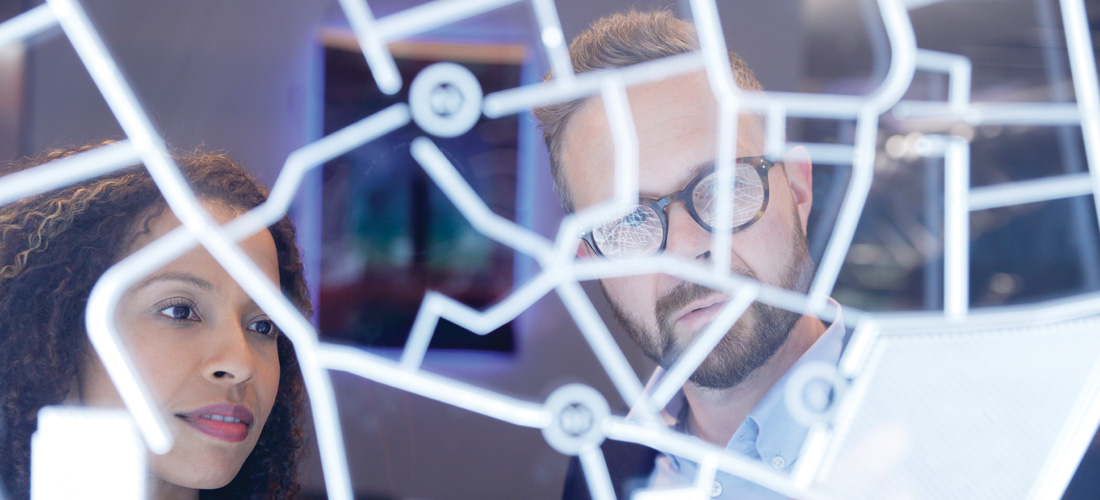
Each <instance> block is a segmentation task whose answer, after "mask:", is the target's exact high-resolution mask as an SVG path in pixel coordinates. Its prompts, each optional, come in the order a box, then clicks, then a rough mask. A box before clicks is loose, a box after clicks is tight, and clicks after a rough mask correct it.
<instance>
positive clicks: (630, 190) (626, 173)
mask: <svg viewBox="0 0 1100 500" xmlns="http://www.w3.org/2000/svg"><path fill="white" fill-rule="evenodd" d="M600 97H601V98H603V107H604V114H606V115H607V122H608V123H607V125H608V127H609V128H610V130H611V142H612V144H613V145H614V151H615V177H614V179H615V182H614V184H615V202H616V206H617V207H622V208H627V207H629V206H630V205H632V204H633V203H634V202H635V200H637V199H638V135H637V133H636V132H635V130H634V117H633V115H631V113H630V102H629V101H628V100H627V96H626V87H625V86H624V84H623V82H622V80H619V79H614V78H609V79H607V80H604V82H603V85H602V86H601V87H600Z"/></svg>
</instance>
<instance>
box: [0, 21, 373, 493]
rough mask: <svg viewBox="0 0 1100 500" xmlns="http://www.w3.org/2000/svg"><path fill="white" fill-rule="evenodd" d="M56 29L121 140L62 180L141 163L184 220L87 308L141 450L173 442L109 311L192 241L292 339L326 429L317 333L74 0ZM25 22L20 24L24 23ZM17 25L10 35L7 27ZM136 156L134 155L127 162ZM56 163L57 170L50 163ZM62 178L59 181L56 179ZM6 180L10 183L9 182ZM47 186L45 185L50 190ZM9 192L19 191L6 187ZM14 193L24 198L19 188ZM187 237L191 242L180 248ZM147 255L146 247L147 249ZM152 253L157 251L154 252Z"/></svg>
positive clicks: (77, 161) (105, 283)
mask: <svg viewBox="0 0 1100 500" xmlns="http://www.w3.org/2000/svg"><path fill="white" fill-rule="evenodd" d="M46 7H47V8H48V9H50V11H51V12H52V14H53V16H54V17H55V18H56V21H57V23H58V24H60V25H61V28H62V30H63V31H64V32H65V35H66V36H67V38H68V39H69V40H70V42H71V43H72V45H73V48H74V49H75V50H76V52H77V55H78V57H79V58H80V59H81V61H82V63H83V64H84V66H85V68H86V69H87V70H88V72H89V74H90V76H91V77H92V80H93V82H94V83H95V85H96V86H97V88H98V89H99V90H100V92H101V93H102V95H103V97H104V99H105V100H106V102H107V105H108V107H109V108H110V109H111V111H112V113H113V114H114V115H115V117H116V119H117V120H118V122H119V124H120V125H121V127H122V129H123V131H124V132H125V133H126V136H127V137H128V141H127V142H124V143H121V144H119V145H116V147H113V148H103V150H102V151H90V152H88V153H86V154H83V155H78V156H74V157H72V158H69V159H66V160H67V161H68V168H70V169H71V168H73V167H76V166H91V167H93V168H92V169H91V170H90V171H89V172H81V173H73V174H68V175H66V176H65V177H66V178H65V179H64V180H67V181H69V182H74V181H78V180H80V179H82V178H87V177H88V176H89V175H95V174H96V173H103V172H107V171H110V170H113V169H116V168H119V167H121V166H124V164H128V163H133V162H134V160H135V159H140V160H141V162H142V163H144V164H145V166H146V168H147V169H148V171H149V173H150V175H151V176H152V178H153V180H154V182H155V183H156V184H157V186H158V188H159V189H160V190H161V192H162V194H163V195H164V197H165V201H166V202H167V203H168V206H169V208H170V209H171V210H172V212H173V213H174V214H175V215H176V216H177V218H179V220H180V221H181V222H182V224H183V227H182V228H179V229H177V230H174V231H173V232H171V233H170V234H168V235H166V236H165V237H164V238H161V239H159V240H158V241H156V242H154V243H153V244H151V245H149V246H148V247H146V248H145V249H143V251H140V252H136V253H135V254H134V255H132V256H131V258H127V259H124V261H123V262H120V263H119V264H118V265H116V266H114V267H112V268H111V269H110V270H108V272H106V273H105V274H104V276H103V277H102V278H101V279H100V280H99V281H98V282H97V284H96V286H95V288H94V289H93V292H92V294H91V296H90V297H89V301H88V307H87V309H86V311H85V315H86V323H87V325H88V335H89V339H90V340H91V344H92V346H93V348H95V349H96V352H97V354H98V355H99V357H100V358H101V359H102V360H103V362H104V366H105V369H106V370H107V372H108V375H109V376H110V377H111V379H112V381H113V382H114V383H115V385H116V386H117V387H118V389H119V394H120V397H121V398H122V400H123V402H124V404H125V405H126V407H127V408H128V409H129V410H130V413H131V415H132V416H133V417H134V420H135V422H136V424H137V425H138V427H139V429H140V430H141V431H142V434H143V437H144V438H145V440H146V442H147V444H148V446H149V448H150V449H151V450H152V451H153V452H155V453H160V454H163V453H167V452H168V451H170V449H171V448H172V444H173V437H172V435H171V433H170V432H169V431H168V430H167V427H166V425H165V422H164V420H163V416H162V415H160V414H159V413H158V412H157V410H156V406H155V403H154V401H153V399H152V398H151V397H150V395H149V393H148V389H147V388H146V387H145V385H144V384H143V382H142V379H141V377H139V376H138V374H137V371H136V368H135V366H134V365H133V362H132V359H131V358H130V356H129V355H128V353H127V352H126V350H125V348H124V347H123V346H122V343H121V342H120V339H119V336H118V332H117V331H115V329H114V326H115V325H114V322H113V313H114V310H115V308H114V306H115V305H116V304H117V301H118V299H119V297H120V296H121V294H122V292H123V290H125V289H126V288H128V287H129V286H130V285H132V284H133V283H135V282H136V281H137V280H138V279H140V277H141V276H144V275H147V274H148V273H149V272H152V271H153V270H155V269H156V268H157V267H160V265H162V264H164V263H166V262H168V260H170V259H167V258H165V257H169V256H171V257H176V256H179V255H180V254H181V253H182V251H181V250H180V249H182V248H190V247H191V246H192V244H193V240H196V239H197V240H198V241H199V242H200V243H201V244H202V245H203V246H204V247H206V248H207V249H208V250H209V251H210V253H211V255H212V256H214V257H215V259H217V261H218V262H219V263H220V264H221V265H222V266H223V267H224V268H225V269H226V270H227V271H228V272H229V273H230V275H231V276H232V277H233V279H234V280H236V281H237V282H238V283H240V285H241V286H242V287H243V288H244V289H245V290H246V291H247V292H248V294H249V295H250V296H252V297H253V298H254V299H255V300H256V301H257V304H258V305H260V306H261V307H262V308H264V309H265V310H266V311H268V312H269V314H271V316H272V318H273V319H274V320H275V321H276V322H278V323H279V324H280V325H281V326H283V328H284V330H285V331H286V333H287V335H288V337H289V338H291V340H292V341H293V342H294V345H295V349H296V350H297V351H298V352H299V353H300V354H301V356H302V359H301V365H302V374H303V379H304V382H305V384H306V387H307V390H308V391H309V392H310V394H311V401H312V402H313V405H314V408H315V410H320V411H319V413H318V414H317V416H319V417H320V418H321V419H322V422H324V416H325V415H326V414H329V415H332V416H335V401H334V397H333V394H332V390H331V384H330V383H329V381H328V376H327V374H326V373H324V372H323V370H321V369H320V367H319V366H317V364H316V359H317V357H316V356H315V355H313V353H312V347H313V343H315V342H316V340H315V338H316V336H315V334H314V335H311V333H312V332H311V330H310V327H309V324H308V322H307V321H306V320H305V319H304V318H302V316H301V314H299V313H298V312H297V311H296V310H295V309H294V307H293V306H292V305H291V304H290V303H289V302H288V301H287V299H286V298H285V297H283V296H282V294H281V293H280V292H279V291H278V290H276V289H275V288H274V287H273V286H272V285H271V284H270V283H269V282H268V281H267V279H266V277H264V275H263V274H262V273H261V272H260V271H259V270H258V269H257V268H256V267H255V263H253V262H252V261H251V260H250V259H248V258H247V257H246V256H245V255H244V253H243V252H242V251H241V250H240V248H239V247H237V246H236V245H235V243H234V242H233V241H232V239H230V238H229V237H228V236H227V235H226V234H224V232H223V230H222V229H221V228H219V227H218V226H217V224H215V223H214V222H213V220H212V219H211V218H210V216H209V214H208V213H207V212H206V211H205V210H204V209H203V207H202V206H201V205H200V204H199V202H198V200H197V199H196V198H195V196H194V193H193V192H191V190H190V189H189V187H188V186H187V183H186V181H185V180H184V178H183V176H182V174H181V173H180V171H179V169H178V167H177V166H176V165H175V163H174V162H173V160H172V158H171V157H170V156H169V155H168V153H167V151H166V148H165V146H164V142H163V139H162V138H161V137H160V136H159V134H158V133H157V132H156V131H155V129H154V128H153V126H152V124H151V122H150V121H149V119H148V117H147V116H146V115H145V113H144V111H143V110H142V108H141V107H140V105H139V104H138V102H137V99H136V97H135V96H134V94H133V91H132V90H131V89H130V87H129V85H128V84H127V83H126V81H125V79H124V78H123V77H122V74H121V72H120V71H119V69H118V67H117V65H116V64H115V62H114V59H113V58H112V57H111V56H110V54H109V52H108V50H107V48H106V47H105V46H104V44H103V41H102V39H100V37H99V35H98V34H97V33H96V32H95V30H94V28H93V27H92V25H91V23H90V21H89V20H88V18H87V15H86V14H85V13H84V11H83V8H82V7H81V5H80V4H79V3H78V2H76V1H75V0H49V2H48V4H47V6H46ZM44 12H46V11H45V10H43V9H42V8H38V9H35V10H33V11H31V12H30V13H28V14H24V15H21V16H19V17H18V18H16V19H15V20H16V21H19V22H22V23H23V24H15V25H13V24H12V23H11V21H9V22H8V23H5V24H4V27H5V28H7V29H6V30H5V31H4V32H5V33H13V32H14V33H17V34H20V35H21V36H30V35H31V34H33V33H36V32H38V31H41V29H44V28H45V27H48V25H49V24H50V23H46V22H45V21H44V19H45V18H46V15H45V14H44ZM28 19H29V20H30V21H27V20H28ZM12 26H15V28H11V27H12ZM135 157H136V158H135ZM58 165H60V167H59V166H58ZM65 167H66V162H64V161H63V162H57V163H55V164H50V165H44V166H42V167H39V168H36V169H32V170H28V171H26V172H22V173H21V176H17V177H16V181H19V180H24V181H26V180H30V181H31V188H30V192H33V191H34V190H37V189H41V188H48V187H50V186H49V183H47V182H41V174H42V173H43V172H52V171H53V170H56V169H58V168H65ZM59 177H60V176H59ZM8 181H9V182H10V181H11V180H10V179H8ZM56 185H57V183H54V186H53V187H56ZM12 192H13V193H14V192H20V189H13V190H12ZM22 192H24V193H28V191H27V190H25V189H24V190H23V191H22ZM189 240H191V242H190V244H189V243H188V242H189ZM150 249H152V250H150ZM153 250H156V251H158V253H157V254H154V253H152V252H153ZM132 269H143V270H144V274H142V273H132V272H130V270H132ZM324 424H327V425H318V435H319V436H325V437H326V438H327V439H325V441H326V442H337V443H338V444H339V445H340V446H339V447H338V448H336V449H332V448H331V447H330V448H329V449H323V450H322V460H323V462H324V463H325V466H326V467H325V469H326V481H327V482H328V487H329V491H330V493H331V494H332V495H333V496H334V497H335V498H346V499H350V498H351V487H350V478H349V475H348V473H347V469H346V461H345V460H344V459H343V456H344V453H343V448H342V439H341V438H340V429H339V425H338V421H328V422H324Z"/></svg>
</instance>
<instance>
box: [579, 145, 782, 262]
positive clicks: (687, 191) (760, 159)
mask: <svg viewBox="0 0 1100 500" xmlns="http://www.w3.org/2000/svg"><path fill="white" fill-rule="evenodd" d="M734 163H735V166H736V165H747V166H749V167H752V169H753V170H754V171H756V175H759V176H760V185H761V187H763V188H764V201H763V202H762V203H761V204H760V210H758V211H757V212H756V215H753V217H752V218H751V219H749V220H747V221H745V222H744V223H742V224H739V225H737V226H734V227H732V228H730V233H736V232H738V231H742V230H744V229H746V228H748V227H749V226H751V225H753V224H754V223H756V221H758V220H760V218H761V217H763V216H764V211H765V210H767V209H768V199H769V198H770V194H771V190H770V189H769V186H768V173H769V172H770V171H771V169H772V167H775V166H776V165H782V164H783V162H782V161H773V160H770V159H768V158H767V157H766V156H745V157H742V158H737V159H736V160H735V161H734ZM717 171H718V167H717V166H714V167H711V168H708V169H707V170H704V171H703V172H700V173H699V175H697V176H695V178H694V179H692V180H691V181H690V182H688V183H687V186H684V189H681V190H680V191H677V192H675V193H672V194H670V195H668V196H665V197H663V198H661V199H659V200H654V199H651V198H638V205H639V206H648V207H649V208H651V209H653V211H654V212H656V213H657V218H659V219H661V246H660V247H659V248H657V251H656V252H654V253H653V255H660V254H661V253H662V252H664V251H665V245H666V244H667V243H668V212H666V210H667V208H668V207H669V206H670V205H672V204H673V203H679V202H684V207H685V208H687V211H688V213H689V214H691V218H692V219H694V220H695V223H696V224H699V226H701V227H702V228H703V229H706V230H707V231H709V232H712V233H713V232H714V228H713V227H711V226H710V225H709V224H707V223H706V222H703V219H702V217H700V216H699V212H696V211H695V202H694V201H693V200H692V192H693V191H695V187H696V186H698V185H699V183H700V182H703V179H705V178H707V176H709V175H711V174H713V173H715V172H717ZM581 240H583V241H584V242H585V244H587V245H588V248H590V249H592V251H593V252H594V253H595V254H596V255H597V256H598V257H600V258H603V259H608V258H609V257H607V256H606V255H604V253H603V252H602V251H600V248H599V246H597V245H596V240H595V239H594V238H593V236H592V229H587V230H585V231H584V232H583V233H581Z"/></svg>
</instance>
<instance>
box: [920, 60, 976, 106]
mask: <svg viewBox="0 0 1100 500" xmlns="http://www.w3.org/2000/svg"><path fill="white" fill-rule="evenodd" d="M916 63H917V68H920V69H923V70H928V71H937V72H940V73H945V74H947V75H948V85H949V87H948V90H947V103H948V106H949V107H950V109H951V111H953V112H956V113H960V112H962V111H963V110H965V109H966V105H967V104H969V103H970V74H971V65H970V59H968V58H966V57H964V56H960V55H958V54H950V53H947V52H938V51H934V50H927V49H919V50H917V58H916Z"/></svg>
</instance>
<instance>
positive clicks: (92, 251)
mask: <svg viewBox="0 0 1100 500" xmlns="http://www.w3.org/2000/svg"><path fill="white" fill-rule="evenodd" d="M103 144H106V143H101V144H94V145H88V146H83V147H79V148H73V149H68V150H55V151H49V152H46V153H44V154H42V155H41V156H39V157H37V158H35V159H32V160H27V161H23V162H20V163H19V164H14V165H9V166H7V167H0V174H6V173H10V172H14V171H17V170H22V169H26V168H29V167H33V166H36V165H40V164H43V163H46V162H48V161H52V160H55V159H59V158H63V157H67V156H71V155H73V154H76V153H80V152H83V151H86V150H89V149H93V148H95V147H98V146H100V145H103ZM176 162H177V164H178V165H179V167H180V170H181V171H182V173H183V175H184V177H185V178H186V179H187V180H188V182H189V183H190V185H191V188H192V190H193V191H194V192H195V194H196V196H197V197H198V198H199V199H200V200H203V201H208V202H216V203H221V204H224V205H226V206H228V207H231V208H235V209H239V210H242V211H244V210H249V209H251V208H253V207H255V206H257V205H259V204H260V203H263V201H264V200H265V199H266V198H267V191H266V189H264V188H263V187H262V186H261V185H260V184H258V183H257V182H256V181H255V180H254V179H253V178H252V177H251V176H249V175H248V174H247V173H246V172H245V171H244V170H243V169H242V168H241V167H240V166H239V165H238V164H237V163H236V162H234V161H233V160H232V159H230V158H229V157H227V156H225V155H222V154H213V153H202V152H195V153H191V154H185V155H180V156H178V157H176ZM166 208H167V205H166V204H165V202H164V199H163V197H162V196H161V194H160V191H159V190H158V189H157V187H156V185H155V184H154V182H153V180H152V178H151V177H150V176H149V174H148V172H147V171H146V169H145V168H144V167H143V166H140V165H139V166H136V167H131V168H126V169H123V170H119V171H116V172H113V173H110V174H107V175H103V176H100V177H96V178H94V179H91V180H87V181H83V182H79V183H77V184H73V185H70V186H67V187H64V188H61V189H57V190H54V191H50V192H47V193H43V194H39V195H36V196H32V197H28V198H25V199H22V200H19V201H16V202H14V203H11V204H8V205H5V206H0V480H2V486H3V490H6V493H7V495H8V497H9V498H13V499H25V498H28V496H29V488H30V484H29V483H30V437H31V433H33V432H34V430H35V428H36V427H37V414H38V410H39V409H40V408H42V407H43V406H46V405H55V404H60V403H62V401H63V400H65V399H66V397H68V396H69V392H70V388H72V387H74V386H75V385H76V381H77V377H78V376H79V373H78V372H79V367H80V366H82V364H83V363H82V362H83V361H84V359H86V357H87V356H93V355H94V353H93V352H92V349H91V344H90V343H89V341H88V338H87V335H86V333H85V327H84V308H85V304H86V302H87V300H88V295H89V294H90V293H91V290H92V286H93V285H94V284H95V283H96V280H97V279H99V277H100V275H102V274H103V273H104V271H106V270H107V268H108V267H110V266H111V265H112V264H113V263H115V262H117V261H118V260H120V259H121V258H123V257H124V256H125V252H126V251H127V249H129V247H130V245H131V244H132V243H133V241H134V240H135V239H136V237H137V236H138V235H139V234H141V233H142V231H148V224H149V221H150V220H151V219H153V218H155V217H156V216H157V215H159V214H160V213H163V211H164V210H165V209H166ZM138 219H142V220H138ZM269 230H270V232H271V236H272V237H273V238H274V240H275V247H276V251H277V253H278V263H279V282H280V285H281V287H282V290H283V293H284V294H285V295H286V296H287V297H288V298H289V299H290V300H291V301H292V302H293V303H294V304H296V305H297V306H298V307H299V308H300V310H301V311H302V312H303V313H304V314H306V315H308V314H310V311H311V306H310V303H309V295H308V293H307V291H306V284H305V278H304V276H303V273H302V263H301V260H300V258H299V255H298V247H297V245H296V243H295V232H294V226H293V225H292V224H291V222H290V220H289V218H286V217H284V218H283V219H282V220H280V221H279V222H277V223H275V224H274V225H272V226H271V227H270V228H269ZM278 349H279V364H280V368H281V370H282V372H281V376H280V379H279V391H278V393H277V395H276V398H275V404H274V407H273V408H272V410H271V415H270V416H269V417H268V420H267V423H266V425H265V426H264V429H263V433H262V434H261V435H260V438H259V441H258V442H257V443H256V447H255V449H253V450H252V454H251V455H249V456H248V458H247V459H246V460H245V462H244V465H243V466H242V467H241V470H240V472H239V473H238V474H237V476H236V477H235V478H234V479H233V480H232V481H231V482H230V483H229V484H228V485H226V486H224V487H222V488H219V489H216V490H204V491H202V492H201V494H200V498H231V499H238V498H253V499H259V498H264V499H267V498H290V497H293V496H295V495H296V494H297V492H298V484H297V482H296V480H295V465H296V463H297V461H298V458H299V456H300V454H301V449H302V431H301V428H300V423H299V419H298V416H299V415H300V414H301V405H302V398H303V396H304V389H303V383H302V378H301V372H300V369H299V367H298V360H297V357H296V356H295V353H294V348H293V346H292V344H291V343H290V341H289V340H287V338H286V337H285V336H279V337H278ZM0 496H2V495H0Z"/></svg>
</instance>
